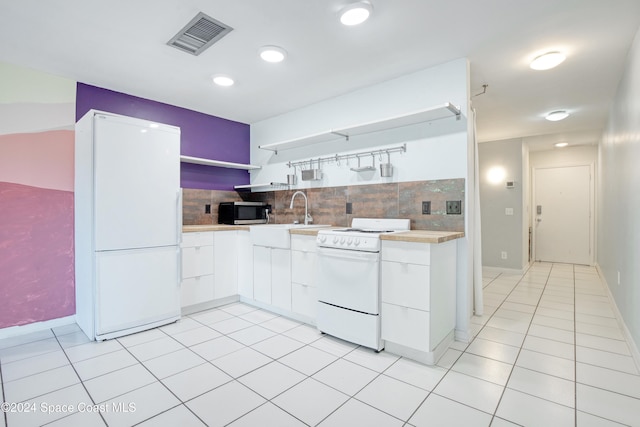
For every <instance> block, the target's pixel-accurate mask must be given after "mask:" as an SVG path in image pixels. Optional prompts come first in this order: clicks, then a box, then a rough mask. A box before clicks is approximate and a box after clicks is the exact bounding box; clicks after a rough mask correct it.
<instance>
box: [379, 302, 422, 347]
mask: <svg viewBox="0 0 640 427" xmlns="http://www.w3.org/2000/svg"><path fill="white" fill-rule="evenodd" d="M429 323H430V319H429V313H428V312H426V311H421V310H415V309H413V308H407V307H400V306H398V305H394V304H387V303H384V302H383V303H382V332H381V335H382V339H383V340H387V341H391V342H394V343H398V344H401V345H403V346H405V347H409V348H413V349H416V350H419V351H424V352H429V351H431V350H432V348H431V346H430V328H429V326H430V325H429Z"/></svg>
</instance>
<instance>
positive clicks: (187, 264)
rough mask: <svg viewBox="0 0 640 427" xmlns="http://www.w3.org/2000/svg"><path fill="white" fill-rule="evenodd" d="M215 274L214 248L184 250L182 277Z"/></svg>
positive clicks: (200, 247)
mask: <svg viewBox="0 0 640 427" xmlns="http://www.w3.org/2000/svg"><path fill="white" fill-rule="evenodd" d="M207 274H213V246H198V247H192V248H182V277H183V278H188V277H196V276H204V275H207Z"/></svg>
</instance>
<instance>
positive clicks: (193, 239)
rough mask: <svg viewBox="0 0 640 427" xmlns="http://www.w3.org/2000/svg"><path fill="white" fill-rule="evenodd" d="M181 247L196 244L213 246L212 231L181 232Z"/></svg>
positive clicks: (194, 245)
mask: <svg viewBox="0 0 640 427" xmlns="http://www.w3.org/2000/svg"><path fill="white" fill-rule="evenodd" d="M181 246H182V247H183V248H192V247H197V246H213V231H194V232H192V233H182V245H181Z"/></svg>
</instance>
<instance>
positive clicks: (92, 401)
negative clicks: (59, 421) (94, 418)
mask: <svg viewBox="0 0 640 427" xmlns="http://www.w3.org/2000/svg"><path fill="white" fill-rule="evenodd" d="M51 332H53V329H52V330H51ZM54 335H55V333H54ZM56 341H58V345H59V346H60V348H61V349H62V352H63V353H64V356H65V357H66V358H67V360H68V361H69V365H70V366H71V369H73V372H75V374H76V377H78V381H80V384H81V385H82V388H83V389H84V391H85V393H87V396H89V399H91V403H92V404H94V405H95V404H96V402H95V400H94V399H93V396H91V393H89V390H88V389H87V386H86V385H85V384H84V381H82V378H81V377H80V374H79V373H78V371H77V370H76V367H75V366H73V363H72V362H71V359H70V358H69V355H68V354H67V352H66V350H65V349H64V348H63V347H62V344H60V341H59V340H58V337H56ZM74 385H75V384H74ZM98 413H99V415H100V418H101V419H102V422H104V424H105V425H107V426H108V424H107V420H105V418H104V415H103V414H102V411H98ZM63 418H66V417H63ZM8 426H9V424H7V427H8Z"/></svg>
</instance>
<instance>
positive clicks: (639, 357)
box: [596, 263, 640, 370]
mask: <svg viewBox="0 0 640 427" xmlns="http://www.w3.org/2000/svg"><path fill="white" fill-rule="evenodd" d="M596 270H598V274H599V275H600V279H601V280H602V281H603V282H604V287H605V288H606V289H607V295H608V297H609V301H610V302H611V305H613V311H614V314H615V315H616V320H617V321H618V324H619V325H620V327H621V328H622V332H623V333H624V337H625V338H626V340H627V343H629V350H630V351H631V356H632V357H633V360H634V361H635V362H636V367H637V368H638V370H640V351H638V344H637V343H636V342H635V340H634V339H633V336H632V335H631V332H629V328H627V324H626V323H625V321H624V318H623V317H622V313H620V310H618V304H616V300H615V298H614V297H613V294H612V293H611V288H610V287H609V284H608V283H607V279H606V278H605V277H604V273H603V272H602V269H601V268H600V265H599V264H598V263H596Z"/></svg>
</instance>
